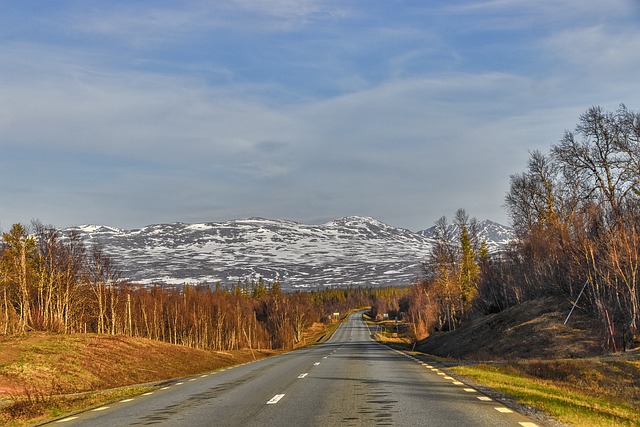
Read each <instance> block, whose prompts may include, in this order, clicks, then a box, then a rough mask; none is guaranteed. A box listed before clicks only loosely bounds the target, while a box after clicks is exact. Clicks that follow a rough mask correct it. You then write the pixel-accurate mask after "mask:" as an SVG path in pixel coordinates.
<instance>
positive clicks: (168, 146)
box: [0, 0, 640, 231]
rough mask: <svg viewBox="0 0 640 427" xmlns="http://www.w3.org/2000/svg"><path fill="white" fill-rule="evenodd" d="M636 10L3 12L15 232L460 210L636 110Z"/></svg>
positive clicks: (326, 4) (153, 3)
mask: <svg viewBox="0 0 640 427" xmlns="http://www.w3.org/2000/svg"><path fill="white" fill-rule="evenodd" d="M639 70H640V1H638V0H610V1H608V2H606V5H605V4H604V3H603V2H602V1H599V0H598V1H596V0H564V1H557V0H448V1H435V0H434V1H429V0H424V1H415V0H413V1H402V0H384V1H382V0H336V1H333V0H322V1H321V0H273V1H269V0H226V1H186V0H185V1H163V0H149V1H134V2H132V1H130V0H123V1H120V0H117V1H116V0H110V1H103V0H100V1H91V0H75V1H71V0H59V1H55V2H53V1H46V0H31V1H24V0H7V1H3V2H2V3H1V4H0V229H2V230H4V231H7V230H8V229H9V228H10V227H11V225H12V224H14V223H23V224H28V223H29V222H31V220H32V219H37V220H39V221H41V222H42V223H44V224H50V225H53V226H55V227H68V226H74V225H81V224H100V225H109V226H113V227H119V228H126V229H132V228H139V227H143V226H145V225H149V224H157V223H171V222H186V223H198V222H219V221H224V220H229V219H237V218H247V217H265V218H272V219H288V220H293V221H297V222H301V223H305V224H316V223H323V222H326V221H329V220H332V219H335V218H340V217H343V216H348V215H363V216H371V217H374V218H376V219H378V220H380V221H383V222H385V223H387V224H389V225H393V226H396V227H402V228H407V229H410V230H414V231H418V230H422V229H426V228H429V227H431V226H432V225H433V224H434V222H435V221H436V220H437V219H438V218H440V217H441V216H443V215H444V216H446V217H447V218H453V216H454V214H455V211H456V210H457V209H459V208H463V209H465V210H466V211H467V213H468V214H469V215H470V216H472V217H476V218H478V219H479V220H483V219H491V220H493V221H497V222H500V223H503V224H505V225H508V224H509V222H510V220H509V218H508V216H507V213H506V210H505V208H504V197H505V195H506V193H507V191H508V189H509V177H510V175H513V174H517V173H520V172H523V171H524V170H525V168H526V163H527V159H528V157H529V153H530V152H531V151H533V150H540V151H542V152H547V151H548V150H549V148H550V146H551V145H552V144H554V143H557V142H558V141H559V140H560V139H561V138H562V136H563V134H564V131H565V130H571V129H573V128H574V127H575V126H576V124H577V122H578V120H579V116H580V114H582V113H583V112H585V111H586V110H587V109H588V108H589V107H591V106H594V105H597V106H601V107H602V108H603V109H605V110H607V111H613V110H615V109H616V108H617V107H618V106H619V105H620V104H621V103H624V104H625V105H626V106H627V107H628V108H629V109H630V110H632V111H638V110H640V78H639V76H640V71H639Z"/></svg>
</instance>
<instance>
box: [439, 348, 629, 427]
mask: <svg viewBox="0 0 640 427" xmlns="http://www.w3.org/2000/svg"><path fill="white" fill-rule="evenodd" d="M451 370H452V371H453V372H454V373H456V374H459V375H463V376H466V377H469V378H472V379H473V380H474V381H476V382H478V383H480V384H483V385H486V386H488V387H491V388H493V389H495V390H498V391H501V392H503V393H505V394H508V395H510V396H513V397H514V398H516V400H517V401H518V403H521V404H525V405H529V406H532V407H534V408H538V409H540V410H542V411H544V412H546V413H547V414H550V415H552V416H553V417H555V418H557V419H558V420H560V421H562V422H564V423H567V424H571V425H579V426H638V425H640V415H639V414H640V381H638V379H639V378H640V365H639V363H638V362H633V361H626V360H615V361H612V360H609V361H606V360H600V359H577V360H555V361H541V360H535V361H522V362H511V363H506V364H501V365H486V364H478V365H472V366H457V367H453V368H451Z"/></svg>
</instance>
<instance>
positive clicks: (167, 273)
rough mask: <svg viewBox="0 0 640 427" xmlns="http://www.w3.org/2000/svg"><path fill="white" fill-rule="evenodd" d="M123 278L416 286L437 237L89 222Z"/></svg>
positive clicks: (366, 221) (259, 223)
mask: <svg viewBox="0 0 640 427" xmlns="http://www.w3.org/2000/svg"><path fill="white" fill-rule="evenodd" d="M71 230H75V231H77V232H79V233H80V234H81V235H82V236H83V237H84V239H85V241H86V242H87V243H89V244H91V243H94V242H100V244H101V245H102V246H103V248H104V250H105V252H106V253H108V254H109V255H112V256H113V257H114V258H115V261H116V262H117V263H118V266H119V267H120V269H121V271H122V276H123V278H126V279H127V280H130V281H133V282H136V283H145V284H150V283H164V284H183V283H202V282H206V283H215V282H218V281H219V282H221V283H223V284H228V283H234V282H236V281H238V280H244V278H249V279H257V278H258V277H263V278H264V279H265V280H267V281H273V280H275V279H278V280H279V281H280V282H281V283H282V286H283V288H285V289H293V288H319V287H325V286H348V285H370V286H383V285H403V284H410V283H411V282H412V281H414V279H415V278H416V277H417V276H418V275H419V274H420V264H421V263H422V261H424V260H425V258H426V257H427V255H428V253H429V251H430V250H431V247H432V244H433V240H432V238H431V237H430V236H428V235H426V234H422V235H421V234H420V233H414V232H411V231H409V230H405V229H401V228H395V227H392V226H389V225H386V224H383V223H382V222H380V221H377V220H375V219H373V218H368V217H346V218H342V219H338V220H335V221H331V222H328V223H326V224H322V225H304V224H299V223H296V222H293V221H285V220H270V219H263V218H248V219H242V220H233V221H226V222H220V223H202V224H184V223H174V224H158V225H150V226H147V227H143V228H140V229H135V230H122V229H117V228H112V227H105V226H94V225H85V226H79V227H71V228H68V229H65V230H63V232H64V233H68V232H70V231H71Z"/></svg>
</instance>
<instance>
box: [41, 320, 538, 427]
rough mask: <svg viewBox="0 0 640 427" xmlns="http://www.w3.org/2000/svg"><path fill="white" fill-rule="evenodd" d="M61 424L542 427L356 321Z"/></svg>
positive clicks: (71, 417) (58, 423) (62, 421)
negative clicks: (327, 335) (300, 344)
mask: <svg viewBox="0 0 640 427" xmlns="http://www.w3.org/2000/svg"><path fill="white" fill-rule="evenodd" d="M52 424H55V425H64V426H109V427H112V426H146V425H164V426H185V427H186V426H189V427H193V426H365V425H366V426H438V427H445V426H456V427H459V426H491V427H500V426H522V427H534V426H536V425H537V424H536V423H535V422H534V421H532V420H531V419H528V418H526V417H524V416H523V415H520V414H518V413H515V412H512V411H511V410H509V409H508V408H506V407H504V406H503V405H502V404H500V403H499V402H496V401H494V400H491V399H490V398H488V397H487V396H484V395H483V394H481V393H480V392H478V391H477V390H475V389H473V388H472V387H469V386H467V385H465V384H463V383H461V382H459V381H457V380H455V379H454V378H452V377H449V376H447V374H446V373H445V372H442V371H440V370H439V369H438V368H437V367H435V366H432V365H429V364H427V363H424V362H421V361H419V360H418V359H415V358H413V357H412V356H410V355H407V354H404V353H401V352H398V351H395V350H392V349H389V348H388V347H386V346H384V345H381V344H379V343H376V342H375V341H373V340H372V339H371V336H370V331H369V329H368V327H367V325H366V324H365V322H364V321H363V320H362V316H361V314H360V313H357V314H354V315H351V316H350V317H349V319H348V321H347V322H345V323H343V324H342V325H341V326H340V328H338V330H337V331H336V333H335V334H334V336H333V337H332V338H331V339H330V340H329V341H328V342H326V343H325V344H322V345H317V346H313V347H309V348H306V349H302V350H297V351H293V352H290V353H286V354H283V355H280V356H276V357H272V358H268V359H263V360H259V361H256V362H251V363H248V364H245V365H240V366H236V367H234V368H230V369H226V370H221V371H216V372H211V373H209V374H204V375H199V376H195V377H190V378H184V379H180V380H174V381H171V382H169V383H167V385H166V387H162V388H161V389H158V390H155V391H153V392H150V393H147V394H145V395H141V396H138V397H135V398H133V399H126V400H123V401H120V402H115V403H113V404H110V405H105V406H102V407H98V408H94V409H92V410H89V411H86V412H83V413H79V414H75V415H72V416H68V417H66V418H62V419H59V420H57V421H55V422H53V423H52Z"/></svg>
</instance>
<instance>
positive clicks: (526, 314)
mask: <svg viewBox="0 0 640 427" xmlns="http://www.w3.org/2000/svg"><path fill="white" fill-rule="evenodd" d="M565 308H566V310H565ZM570 308H571V307H570V306H569V307H568V308H567V307H560V306H559V305H558V303H557V301H556V300H554V299H551V298H544V299H540V300H535V301H529V302H526V303H524V304H522V305H519V306H516V307H511V308H509V309H507V310H504V311H502V312H500V313H497V314H491V315H487V316H483V317H481V318H478V319H476V320H474V321H472V322H470V323H468V324H466V325H464V326H462V327H460V328H458V329H457V330H455V331H452V332H443V333H436V334H434V335H431V336H430V337H428V338H426V339H424V340H422V341H421V342H419V343H418V344H417V345H416V350H418V351H420V352H423V353H429V354H433V355H437V356H440V357H449V358H454V359H462V360H487V361H490V360H516V359H532V358H541V359H559V358H576V357H589V356H594V355H597V354H602V353H603V348H602V346H601V343H602V342H603V340H602V331H599V329H598V326H599V325H598V324H597V323H596V322H594V320H593V319H592V318H590V317H589V316H588V315H586V314H584V313H580V312H579V311H578V310H576V311H575V312H574V313H573V315H572V317H571V319H570V320H569V322H568V324H567V325H563V322H564V320H565V318H566V316H567V313H568V312H569V309H570Z"/></svg>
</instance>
